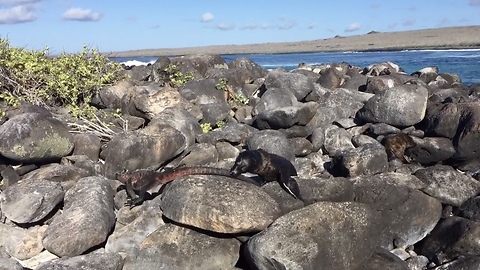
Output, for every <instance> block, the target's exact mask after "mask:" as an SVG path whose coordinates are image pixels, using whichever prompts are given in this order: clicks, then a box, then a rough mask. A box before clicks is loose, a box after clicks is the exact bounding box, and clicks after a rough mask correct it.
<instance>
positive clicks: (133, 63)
mask: <svg viewBox="0 0 480 270" xmlns="http://www.w3.org/2000/svg"><path fill="white" fill-rule="evenodd" d="M153 63H155V61H149V62H143V61H138V60H128V61H125V62H122V63H121V64H124V65H125V66H127V67H131V66H146V65H149V64H153Z"/></svg>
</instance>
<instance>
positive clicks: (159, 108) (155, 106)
mask: <svg viewBox="0 0 480 270" xmlns="http://www.w3.org/2000/svg"><path fill="white" fill-rule="evenodd" d="M133 104H134V106H135V110H136V111H137V112H138V113H136V115H138V116H141V117H143V118H146V119H149V120H151V119H153V118H155V117H157V116H158V115H159V114H161V113H162V112H163V111H164V110H165V109H167V108H170V107H179V108H182V109H184V110H187V111H189V112H190V111H191V110H194V108H192V107H193V104H191V103H189V102H187V100H186V99H185V98H184V97H182V95H181V94H180V93H179V92H178V91H177V90H176V89H175V88H171V87H169V86H166V87H163V88H158V87H157V88H156V89H155V91H154V92H153V93H148V94H140V95H137V96H136V97H135V99H134V100H133ZM192 114H193V113H192Z"/></svg>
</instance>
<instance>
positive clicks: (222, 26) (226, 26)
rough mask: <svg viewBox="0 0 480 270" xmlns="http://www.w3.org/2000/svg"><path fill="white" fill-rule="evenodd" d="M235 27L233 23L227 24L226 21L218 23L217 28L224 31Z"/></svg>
mask: <svg viewBox="0 0 480 270" xmlns="http://www.w3.org/2000/svg"><path fill="white" fill-rule="evenodd" d="M233 28H235V26H234V25H232V24H226V23H219V24H217V29H220V30H222V31H227V30H232V29H233Z"/></svg>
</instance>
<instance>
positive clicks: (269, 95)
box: [252, 87, 297, 115]
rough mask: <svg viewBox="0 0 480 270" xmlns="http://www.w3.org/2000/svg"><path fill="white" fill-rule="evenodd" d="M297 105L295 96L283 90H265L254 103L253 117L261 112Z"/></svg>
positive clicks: (271, 88)
mask: <svg viewBox="0 0 480 270" xmlns="http://www.w3.org/2000/svg"><path fill="white" fill-rule="evenodd" d="M296 104H297V100H296V97H295V95H294V94H293V93H292V92H289V91H288V90H287V89H283V88H273V87H270V88H269V89H267V90H266V91H265V92H264V93H263V94H262V96H261V97H260V99H259V100H258V101H256V102H255V105H254V108H253V112H252V113H253V115H257V114H260V113H261V112H263V111H268V110H273V109H280V108H283V107H289V106H294V105H296Z"/></svg>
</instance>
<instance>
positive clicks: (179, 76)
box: [164, 64, 195, 87]
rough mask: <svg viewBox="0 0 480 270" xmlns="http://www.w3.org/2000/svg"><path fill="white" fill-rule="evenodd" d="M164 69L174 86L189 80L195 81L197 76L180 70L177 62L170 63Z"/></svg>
mask: <svg viewBox="0 0 480 270" xmlns="http://www.w3.org/2000/svg"><path fill="white" fill-rule="evenodd" d="M164 71H165V72H166V73H167V76H168V79H169V81H170V85H171V86H172V87H179V86H182V85H184V84H186V83H187V82H189V81H193V80H194V79H195V76H193V74H192V73H191V72H187V73H186V74H183V72H182V71H180V69H179V68H178V67H177V66H176V65H175V64H169V65H168V66H167V67H166V68H165V70H164Z"/></svg>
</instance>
